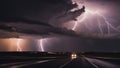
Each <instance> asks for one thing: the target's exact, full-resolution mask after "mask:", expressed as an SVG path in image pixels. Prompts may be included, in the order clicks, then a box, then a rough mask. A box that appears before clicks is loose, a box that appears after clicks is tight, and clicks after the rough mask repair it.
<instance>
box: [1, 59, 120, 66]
mask: <svg viewBox="0 0 120 68" xmlns="http://www.w3.org/2000/svg"><path fill="white" fill-rule="evenodd" d="M0 68H120V59H117V58H116V59H113V58H108V59H107V58H100V59H97V58H88V57H78V58H76V59H71V58H59V59H58V58H50V59H48V58H47V59H38V60H34V59H33V58H32V60H30V59H29V60H27V61H26V60H22V61H12V60H11V61H9V62H8V61H6V62H4V63H0Z"/></svg>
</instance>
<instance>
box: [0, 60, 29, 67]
mask: <svg viewBox="0 0 120 68" xmlns="http://www.w3.org/2000/svg"><path fill="white" fill-rule="evenodd" d="M27 62H30V61H25V62H14V63H7V64H1V65H0V66H10V65H16V64H22V63H27Z"/></svg>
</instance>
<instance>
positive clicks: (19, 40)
mask: <svg viewBox="0 0 120 68" xmlns="http://www.w3.org/2000/svg"><path fill="white" fill-rule="evenodd" d="M20 42H21V39H16V45H17V51H22V49H21V47H20Z"/></svg>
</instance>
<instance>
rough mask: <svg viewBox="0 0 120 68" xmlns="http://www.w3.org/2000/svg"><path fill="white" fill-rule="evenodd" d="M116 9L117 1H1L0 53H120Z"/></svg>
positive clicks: (118, 18) (118, 17)
mask: <svg viewBox="0 0 120 68" xmlns="http://www.w3.org/2000/svg"><path fill="white" fill-rule="evenodd" d="M83 6H85V8H83ZM119 6H120V1H119V0H25V1H24V0H22V1H21V0H3V1H0V38H1V39H0V51H20V50H21V51H40V52H41V51H53V52H59V51H60V52H66V51H70V52H71V51H77V52H81V51H88V52H120V13H119V12H120V9H119ZM40 40H42V43H41V42H40ZM41 46H42V48H43V49H42V48H41Z"/></svg>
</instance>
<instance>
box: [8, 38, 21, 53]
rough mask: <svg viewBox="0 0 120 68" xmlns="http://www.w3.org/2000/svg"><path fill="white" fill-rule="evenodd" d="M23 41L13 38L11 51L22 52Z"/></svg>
mask: <svg viewBox="0 0 120 68" xmlns="http://www.w3.org/2000/svg"><path fill="white" fill-rule="evenodd" d="M21 41H22V39H19V38H11V39H10V43H11V44H10V46H11V47H10V48H11V51H22V44H21V43H22V42H21Z"/></svg>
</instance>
